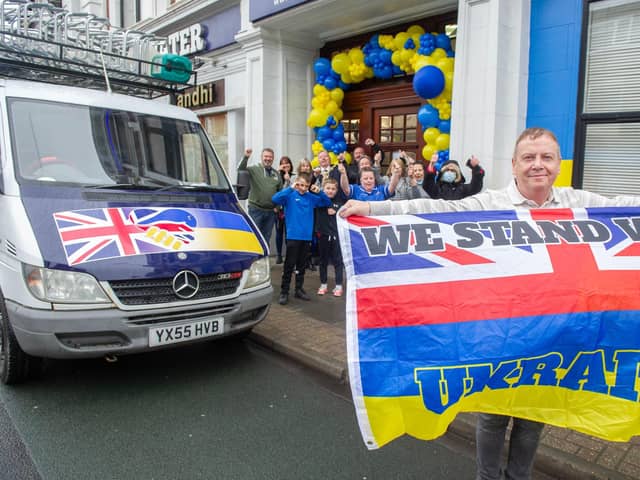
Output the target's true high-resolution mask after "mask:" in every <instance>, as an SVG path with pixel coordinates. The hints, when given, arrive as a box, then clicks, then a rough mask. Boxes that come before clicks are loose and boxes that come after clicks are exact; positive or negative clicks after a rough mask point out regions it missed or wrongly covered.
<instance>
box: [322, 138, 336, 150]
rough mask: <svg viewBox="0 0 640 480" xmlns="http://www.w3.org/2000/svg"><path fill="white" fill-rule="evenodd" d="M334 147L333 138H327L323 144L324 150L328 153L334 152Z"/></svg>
mask: <svg viewBox="0 0 640 480" xmlns="http://www.w3.org/2000/svg"><path fill="white" fill-rule="evenodd" d="M333 145H334V141H333V138H327V139H326V140H325V141H324V142H322V148H324V149H325V150H326V151H327V152H330V151H331V150H333Z"/></svg>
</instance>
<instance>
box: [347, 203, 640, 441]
mask: <svg viewBox="0 0 640 480" xmlns="http://www.w3.org/2000/svg"><path fill="white" fill-rule="evenodd" d="M339 229H340V241H341V246H342V252H343V257H344V259H345V267H346V268H347V273H348V278H349V284H348V286H347V287H348V288H347V347H348V357H349V374H350V381H351V382H350V383H351V386H352V392H353V397H354V405H355V406H356V412H357V414H358V422H359V424H360V429H361V432H362V435H363V438H364V440H365V442H366V444H367V446H368V447H369V448H378V447H379V446H382V445H384V444H385V443H388V442H389V441H391V440H393V439H394V438H396V437H398V436H401V435H403V434H405V433H407V434H409V435H412V436H414V437H417V438H421V439H425V440H429V439H433V438H437V437H438V436H440V435H442V434H443V433H444V432H446V430H447V427H448V425H449V424H450V423H451V422H452V421H453V419H454V418H455V416H456V415H457V413H458V412H463V411H476V412H486V413H496V414H503V415H512V416H517V417H521V418H528V419H531V420H536V421H541V422H544V423H549V424H553V425H557V426H562V427H568V428H572V429H575V430H578V431H581V432H583V433H587V434H590V435H594V436H598V437H601V438H605V439H608V440H614V441H627V440H628V439H629V438H631V437H632V436H634V435H638V434H640V209H638V208H607V209H602V208H601V209H592V208H590V209H548V210H517V211H484V212H455V213H432V214H421V215H394V216H386V217H349V218H348V219H346V220H342V219H340V220H339Z"/></svg>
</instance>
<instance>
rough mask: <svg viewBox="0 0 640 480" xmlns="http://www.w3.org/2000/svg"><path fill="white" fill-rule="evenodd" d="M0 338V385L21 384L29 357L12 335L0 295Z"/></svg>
mask: <svg viewBox="0 0 640 480" xmlns="http://www.w3.org/2000/svg"><path fill="white" fill-rule="evenodd" d="M0 337H1V338H0V340H1V341H0V377H1V378H2V383H5V384H7V385H11V384H16V383H20V382H23V381H24V380H26V379H27V377H28V374H29V361H30V357H29V355H27V354H26V353H24V352H23V351H22V349H21V348H20V345H18V340H17V339H16V336H15V335H14V334H13V328H11V324H10V323H9V316H8V315H7V307H6V305H5V303H4V298H3V297H2V296H1V295H0ZM34 360H35V359H34ZM34 363H37V362H34Z"/></svg>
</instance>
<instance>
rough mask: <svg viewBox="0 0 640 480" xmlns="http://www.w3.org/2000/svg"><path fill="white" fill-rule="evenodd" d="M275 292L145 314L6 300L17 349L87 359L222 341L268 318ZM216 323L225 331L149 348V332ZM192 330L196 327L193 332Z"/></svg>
mask: <svg viewBox="0 0 640 480" xmlns="http://www.w3.org/2000/svg"><path fill="white" fill-rule="evenodd" d="M272 295H273V287H271V286H270V285H269V286H268V287H265V288H263V289H260V290H257V291H253V292H250V293H245V294H241V295H240V296H238V297H235V298H232V299H230V300H226V301H225V300H221V301H216V302H207V303H198V304H191V305H180V306H174V307H171V306H167V307H162V308H149V309H144V310H135V311H129V310H127V311H125V310H120V309H117V308H112V309H105V310H57V311H56V310H39V309H33V308H29V307H26V306H24V305H20V304H17V303H15V302H12V301H10V300H8V299H7V300H6V304H7V310H8V314H9V319H10V321H11V325H12V327H13V331H14V333H15V335H16V338H17V340H18V343H19V344H20V347H21V348H22V349H23V350H24V351H25V352H26V353H28V354H30V355H34V356H38V357H44V358H91V357H101V356H104V355H125V354H131V353H137V352H144V351H151V350H158V349H161V348H166V347H173V346H180V345H186V344H190V343H195V342H200V341H207V340H212V339H217V338H221V337H226V336H229V335H234V334H238V333H241V332H243V331H246V330H249V329H250V328H252V327H253V326H255V325H257V324H258V323H260V322H261V321H262V320H264V318H265V317H266V315H267V313H268V311H269V306H270V304H271V299H272ZM211 318H220V319H222V320H223V322H224V329H223V331H222V332H221V333H220V334H218V335H215V336H207V337H199V338H196V339H193V338H189V339H186V340H181V341H180V342H178V343H169V344H166V345H161V346H150V345H149V337H150V335H149V331H150V329H153V328H158V327H168V328H170V327H175V326H179V325H186V324H190V323H193V322H199V321H206V320H208V319H211ZM194 328H195V327H194Z"/></svg>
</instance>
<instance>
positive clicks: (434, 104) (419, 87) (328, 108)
mask: <svg viewBox="0 0 640 480" xmlns="http://www.w3.org/2000/svg"><path fill="white" fill-rule="evenodd" d="M453 65H454V52H453V49H452V47H451V40H450V38H449V37H448V36H447V35H446V34H444V33H439V34H434V33H425V31H424V29H423V28H422V27H420V26H418V25H412V26H411V27H409V28H408V29H407V31H405V32H399V33H397V34H396V35H395V36H394V35H378V34H376V35H374V36H373V37H371V39H370V40H369V41H368V42H367V43H366V45H364V47H362V48H360V47H356V48H352V49H350V50H349V51H348V52H341V53H338V54H336V55H335V56H334V57H333V58H332V59H331V60H329V59H327V58H323V57H320V58H318V59H317V60H316V61H315V63H314V66H313V68H314V71H315V74H316V83H315V85H314V86H313V99H312V100H311V107H312V109H311V112H310V113H309V116H308V118H307V125H308V126H309V127H311V128H313V129H314V131H315V134H316V140H315V141H314V142H313V144H312V145H311V150H312V151H313V157H314V158H313V161H312V164H313V165H314V166H317V163H318V152H320V151H321V150H326V151H328V152H329V156H330V157H331V162H332V163H337V161H338V155H339V154H340V153H344V154H345V158H346V160H347V162H351V155H350V154H349V153H348V152H347V151H346V150H347V143H346V142H345V139H344V127H343V126H342V124H341V123H340V120H342V116H343V112H342V109H341V106H342V100H343V99H344V92H345V90H347V89H348V88H349V86H350V85H353V84H356V83H360V82H362V81H363V80H364V79H366V78H380V79H390V78H392V77H394V76H396V75H402V74H406V75H410V74H414V76H413V89H414V90H415V92H416V94H417V95H418V96H419V97H420V98H423V99H425V100H426V101H427V102H426V103H425V104H424V105H422V106H421V107H420V109H419V110H418V122H419V123H420V126H421V127H422V132H423V133H422V135H423V138H424V141H425V146H424V148H423V149H422V156H423V157H424V159H425V160H427V161H428V160H430V159H431V156H432V155H433V154H434V153H438V164H436V166H437V168H439V167H440V165H441V164H442V163H443V162H445V161H446V160H448V159H449V133H450V130H451V121H450V120H451V91H452V87H453Z"/></svg>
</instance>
